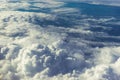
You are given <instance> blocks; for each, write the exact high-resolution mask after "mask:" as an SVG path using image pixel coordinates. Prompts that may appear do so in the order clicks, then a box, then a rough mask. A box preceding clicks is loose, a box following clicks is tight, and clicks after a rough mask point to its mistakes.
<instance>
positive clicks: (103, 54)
mask: <svg viewBox="0 0 120 80" xmlns="http://www.w3.org/2000/svg"><path fill="white" fill-rule="evenodd" d="M0 4H1V7H0V10H1V12H0V79H3V80H40V79H41V80H48V79H49V80H106V79H107V80H119V78H120V70H119V67H120V47H119V46H120V43H119V42H120V37H119V35H116V34H115V33H116V29H115V28H113V27H112V26H109V24H112V25H115V26H116V28H117V29H119V27H117V25H119V24H117V25H116V22H117V23H118V22H119V20H118V19H117V18H115V17H114V16H109V17H107V18H106V17H100V18H95V17H92V16H88V15H83V14H81V12H80V11H79V10H78V9H77V8H71V7H66V6H65V4H67V3H64V2H59V1H53V0H46V1H44V0H41V2H37V3H31V2H26V1H25V2H3V3H0ZM20 5H21V6H20ZM46 8H47V9H49V10H50V11H49V13H48V12H46V11H40V12H37V11H33V10H42V9H43V10H44V9H46ZM23 9H24V10H23ZM31 9H32V10H31ZM111 22H112V23H111ZM111 31H113V32H111ZM113 33H114V34H113Z"/></svg>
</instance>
